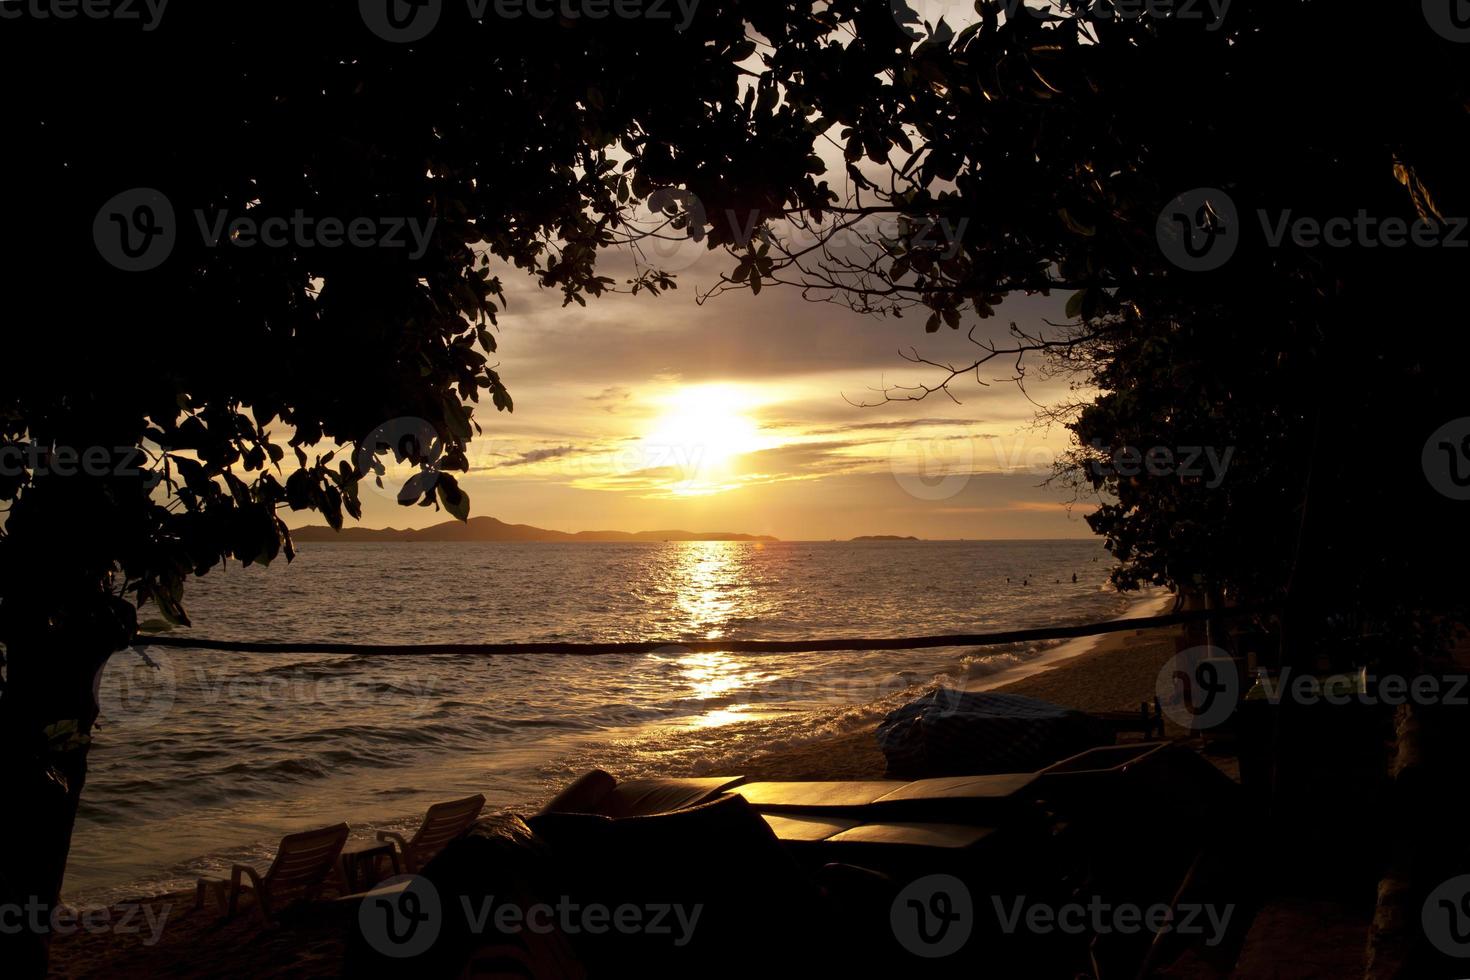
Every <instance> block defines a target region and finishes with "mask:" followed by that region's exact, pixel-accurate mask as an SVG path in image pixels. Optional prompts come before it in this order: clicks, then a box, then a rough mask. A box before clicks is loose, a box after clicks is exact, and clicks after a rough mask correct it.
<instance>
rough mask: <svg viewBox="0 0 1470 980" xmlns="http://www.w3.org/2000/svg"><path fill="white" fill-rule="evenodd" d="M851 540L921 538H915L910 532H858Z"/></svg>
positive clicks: (915, 539) (913, 539) (911, 539)
mask: <svg viewBox="0 0 1470 980" xmlns="http://www.w3.org/2000/svg"><path fill="white" fill-rule="evenodd" d="M852 540H854V541H921V540H923V539H922V538H916V537H914V536H913V535H912V534H910V535H902V534H860V535H858V536H857V537H855V538H853V539H852Z"/></svg>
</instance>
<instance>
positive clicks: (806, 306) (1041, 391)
mask: <svg viewBox="0 0 1470 980" xmlns="http://www.w3.org/2000/svg"><path fill="white" fill-rule="evenodd" d="M661 258H662V259H663V260H665V262H666V264H672V265H674V266H681V265H686V264H687V267H684V268H681V269H680V270H679V283H680V286H679V289H678V290H676V291H673V292H670V293H666V294H663V295H660V296H658V297H647V296H637V297H630V296H626V295H615V296H609V297H603V298H602V299H598V300H593V301H591V302H589V304H588V306H587V308H585V309H583V308H580V307H577V306H572V307H569V308H563V307H561V305H560V300H559V296H558V295H557V294H555V293H551V292H543V291H540V290H538V289H536V288H535V286H534V284H532V283H531V282H530V281H528V280H521V279H518V278H517V277H516V275H515V274H514V273H513V272H509V271H508V272H507V273H506V274H505V275H504V276H503V278H504V279H505V281H506V283H507V288H508V294H509V299H510V303H509V309H508V310H507V311H505V314H504V315H503V316H502V317H501V327H500V330H499V346H500V351H499V366H500V371H501V374H502V376H503V377H504V379H505V381H506V384H507V385H508V386H509V388H510V390H511V393H512V395H513V397H514V398H515V405H516V410H515V413H514V414H510V415H507V414H505V413H497V412H495V411H494V410H493V409H491V408H489V407H488V406H486V407H482V408H480V409H478V410H477V412H476V414H477V417H478V418H479V419H480V422H481V425H482V426H483V427H484V429H485V433H484V435H483V436H482V437H480V438H479V439H477V440H476V441H475V443H474V444H473V445H472V446H471V451H470V458H471V464H472V470H471V472H470V474H468V476H466V477H462V478H461V483H462V485H463V486H464V487H465V489H466V490H468V492H469V493H470V495H471V500H472V502H473V510H472V513H473V514H474V515H488V516H492V517H497V518H499V519H501V520H504V521H507V522H511V523H525V524H534V525H537V526H541V527H549V528H555V529H558V530H567V531H579V530H596V529H616V530H630V531H638V530H655V529H672V528H678V529H684V530H693V531H710V530H723V531H741V532H747V533H760V534H772V535H776V536H777V537H781V538H785V539H815V540H822V539H828V538H847V537H852V536H855V535H859V534H904V535H908V534H912V535H916V536H919V537H929V538H960V537H964V538H1017V537H1019V538H1036V537H1087V536H1089V535H1090V531H1089V530H1088V528H1087V526H1086V524H1085V523H1084V522H1083V521H1082V515H1083V514H1084V513H1086V512H1087V511H1088V510H1090V509H1091V507H1090V506H1089V505H1088V504H1087V503H1086V502H1083V503H1082V504H1081V505H1080V506H1077V507H1073V508H1071V509H1070V512H1069V509H1068V507H1067V504H1068V502H1069V501H1070V499H1071V497H1070V494H1069V493H1068V492H1066V491H1064V490H1062V489H1060V488H1045V487H1042V486H1040V484H1041V483H1042V482H1043V481H1044V480H1045V479H1046V476H1047V475H1048V474H1049V473H1050V464H1051V461H1052V460H1053V459H1054V458H1055V456H1056V454H1057V453H1058V452H1060V451H1062V450H1063V449H1065V448H1066V446H1067V437H1068V434H1067V433H1066V432H1065V431H1064V430H1062V429H1061V428H1059V427H1053V428H1052V429H1051V430H1050V431H1047V430H1044V429H1038V428H1036V426H1035V424H1034V419H1035V415H1036V406H1035V404H1033V403H1032V402H1031V401H1028V400H1027V398H1026V396H1025V395H1023V394H1022V393H1021V392H1020V391H1019V390H1017V389H1016V387H1015V386H1014V385H1012V384H1010V383H1008V382H1005V381H1001V382H1000V383H996V384H993V385H991V386H990V387H983V388H982V387H979V386H977V385H976V384H975V383H974V382H973V381H970V382H967V383H964V384H959V385H957V386H956V392H957V394H958V396H959V397H960V399H961V401H962V404H955V403H954V402H952V401H950V400H949V399H947V398H945V397H944V396H943V395H935V396H930V398H929V399H928V400H926V401H923V402H918V403H904V404H888V405H881V406H879V407H875V408H858V407H854V405H852V404H850V403H849V401H848V400H847V399H851V400H852V401H859V402H862V401H871V400H874V398H875V397H876V396H875V389H878V388H880V387H881V386H883V385H884V384H914V383H917V382H919V381H924V380H927V381H930V382H932V381H933V380H934V372H933V370H932V369H927V368H921V367H919V366H916V365H913V364H909V363H906V362H905V361H903V360H902V359H901V358H900V357H899V356H898V350H899V348H900V347H903V348H908V347H910V346H915V347H917V348H918V350H919V351H920V352H921V353H922V354H924V355H925V356H927V357H935V358H938V359H941V360H951V359H952V360H954V361H956V362H964V361H965V360H967V359H968V360H973V355H972V352H973V351H974V348H973V347H972V345H970V343H969V342H968V341H967V340H966V339H965V337H964V331H963V330H962V331H959V332H955V331H949V330H947V329H944V330H941V332H940V333H939V334H937V335H926V334H925V333H924V331H923V321H924V318H923V317H922V316H919V315H911V316H908V317H904V318H902V319H887V320H880V319H875V318H872V317H867V316H861V315H859V314H856V313H853V312H851V311H849V310H847V309H846V308H845V307H841V306H838V305H834V304H826V303H812V302H808V301H804V300H803V299H802V298H801V296H800V295H799V293H798V292H797V291H796V290H794V289H787V288H776V287H768V288H767V289H765V290H763V291H762V292H761V294H760V295H759V296H753V295H751V294H749V293H748V292H741V293H731V294H726V295H724V296H720V297H716V298H714V299H712V300H710V301H708V302H706V303H705V304H704V305H702V306H701V305H698V304H696V303H695V292H696V290H695V287H696V285H698V286H701V287H702V288H703V289H707V288H708V287H709V286H710V285H713V284H714V282H715V281H716V274H717V271H718V270H719V269H723V268H726V267H727V266H731V265H733V262H732V260H730V259H729V258H728V257H727V256H725V255H724V254H723V253H715V254H713V255H703V254H702V248H701V247H696V248H695V250H694V251H692V252H684V253H675V254H671V255H665V256H662V257H661ZM605 264H606V266H607V271H606V272H605V274H606V275H609V276H613V277H614V278H617V279H618V280H619V281H622V280H623V279H625V278H627V274H628V272H629V270H630V269H631V259H630V258H628V257H624V258H623V260H622V261H621V263H620V262H619V260H618V259H617V258H616V257H613V258H611V259H609V260H605ZM1063 299H1064V298H1058V297H1052V298H1051V299H1049V300H1044V301H1043V300H1040V299H1037V300H1018V301H1013V302H1011V303H1008V304H1007V305H1006V306H1005V307H1003V308H1002V309H1001V310H1000V313H1001V314H1002V315H1001V316H999V317H997V318H995V319H993V320H990V321H987V322H986V329H988V330H990V331H992V332H994V333H995V334H996V335H997V336H1003V335H1004V331H1005V329H1006V326H1007V324H1008V323H1009V322H1010V320H1013V319H1014V320H1017V321H1019V322H1021V323H1023V324H1030V325H1033V326H1034V325H1038V324H1039V323H1040V318H1041V317H1042V316H1048V317H1050V318H1051V319H1054V320H1056V319H1060V318H1061V313H1060V309H1059V307H1060V305H1061V303H1062V302H1063ZM964 327H965V328H966V329H968V327H969V324H968V323H966V324H964ZM1006 368H1007V366H1006V365H996V366H995V367H994V370H991V371H987V372H986V373H985V374H984V375H983V376H984V377H985V378H986V379H987V380H990V379H992V378H994V379H1004V378H1005V377H1007V376H1008V372H1007V369H1006ZM1028 392H1029V394H1030V396H1031V397H1032V398H1034V399H1036V400H1037V401H1041V402H1046V401H1048V400H1056V399H1060V398H1063V397H1065V396H1066V394H1067V392H1066V390H1065V385H1064V384H1063V383H1060V382H1054V383H1052V384H1050V385H1045V384H1041V385H1036V384H1033V385H1031V386H1029V388H1028ZM844 396H846V398H844ZM391 475H393V471H391V470H390V476H391ZM404 475H406V474H404ZM401 482H402V481H401V477H400V478H399V479H389V480H387V481H385V483H386V485H387V486H388V487H389V489H390V491H391V489H392V488H393V487H394V486H396V484H397V483H401ZM363 493H364V497H363V504H364V519H363V523H364V524H365V525H367V526H372V527H382V526H394V527H418V526H424V525H426V524H431V523H436V522H438V521H442V520H445V519H447V515H445V514H443V513H439V512H435V511H434V510H432V509H425V508H417V507H409V508H405V507H400V506H398V505H397V504H396V503H395V502H394V501H393V500H392V499H391V496H390V493H387V492H380V491H377V490H376V488H369V487H368V486H367V485H364V491H363Z"/></svg>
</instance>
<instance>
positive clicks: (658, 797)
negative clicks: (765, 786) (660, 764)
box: [598, 776, 745, 817]
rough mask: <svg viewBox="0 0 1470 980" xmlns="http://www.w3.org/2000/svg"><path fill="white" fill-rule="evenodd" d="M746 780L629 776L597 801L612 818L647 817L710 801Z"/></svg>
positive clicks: (737, 777)
mask: <svg viewBox="0 0 1470 980" xmlns="http://www.w3.org/2000/svg"><path fill="white" fill-rule="evenodd" d="M744 781H745V777H744V776H702V777H699V778H695V779H629V780H625V781H623V782H621V783H618V784H617V786H615V787H613V790H612V792H611V793H609V794H608V795H607V796H605V797H603V799H602V800H601V801H600V802H599V804H598V812H599V813H604V814H606V815H607V816H609V817H646V816H650V815H652V814H655V813H669V812H670V811H673V810H683V809H685V808H687V807H691V806H698V805H699V804H701V803H708V802H709V801H710V800H713V799H714V798H716V797H717V796H719V795H720V794H721V793H723V792H725V791H726V790H728V789H731V788H733V787H734V786H736V785H738V784H739V783H742V782H744Z"/></svg>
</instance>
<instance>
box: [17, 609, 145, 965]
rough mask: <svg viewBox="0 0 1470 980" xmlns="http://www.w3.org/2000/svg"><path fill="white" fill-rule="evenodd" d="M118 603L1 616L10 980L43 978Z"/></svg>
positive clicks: (115, 638) (116, 643)
mask: <svg viewBox="0 0 1470 980" xmlns="http://www.w3.org/2000/svg"><path fill="white" fill-rule="evenodd" d="M13 601H14V600H12V602H13ZM116 601H117V600H114V599H113V598H112V597H111V596H108V595H107V594H106V593H99V594H98V595H96V596H94V597H90V601H87V602H85V603H83V604H82V606H83V608H77V607H73V608H72V609H69V610H68V613H70V614H64V615H62V616H55V617H47V618H45V619H44V620H43V619H41V618H40V617H36V616H25V614H24V612H22V613H21V617H24V619H23V620H22V621H21V622H17V619H20V618H21V617H17V616H15V615H14V614H12V615H10V616H7V617H5V619H6V622H5V626H6V629H5V638H6V641H7V645H6V649H5V667H6V678H5V687H4V691H3V693H0V780H3V782H0V785H3V787H4V795H5V797H6V805H5V806H4V807H0V962H3V963H4V964H5V966H6V971H5V972H6V974H7V975H8V976H15V977H42V976H45V974H46V959H47V951H48V947H49V943H50V936H51V931H52V930H51V918H52V913H53V910H54V909H55V907H56V905H57V902H58V900H59V898H60V894H61V885H62V879H63V876H64V874H65V871H66V859H67V853H68V851H69V850H70V848H71V835H72V828H73V825H74V824H75V822H76V814H77V804H78V803H79V801H80V800H81V794H82V787H83V785H84V784H85V782H86V778H87V743H88V741H89V739H90V736H91V732H92V726H93V723H94V722H95V721H96V719H97V698H96V683H97V679H98V675H99V672H100V671H101V669H102V667H103V666H104V665H105V664H106V662H107V659H108V657H109V656H110V655H111V654H112V652H113V651H114V650H116V649H119V648H120V647H121V646H123V645H125V644H126V642H127V639H128V638H129V637H128V635H127V634H125V633H124V632H123V631H122V624H121V623H119V622H118V618H117V615H116V613H117V610H116V609H115V608H114V604H115V603H116ZM12 608H13V609H14V608H15V607H14V606H12ZM17 925H18V926H19V928H17Z"/></svg>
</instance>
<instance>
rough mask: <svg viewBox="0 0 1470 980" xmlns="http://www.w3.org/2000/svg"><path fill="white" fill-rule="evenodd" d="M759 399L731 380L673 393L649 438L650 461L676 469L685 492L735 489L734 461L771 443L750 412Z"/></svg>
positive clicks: (646, 443)
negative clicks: (732, 479) (731, 478)
mask: <svg viewBox="0 0 1470 980" xmlns="http://www.w3.org/2000/svg"><path fill="white" fill-rule="evenodd" d="M753 401H754V399H753V398H752V396H751V394H750V393H748V392H746V391H743V390H742V389H739V388H736V387H734V386H729V385H700V386H698V387H691V388H684V389H681V390H680V391H678V392H676V393H674V394H673V395H671V396H669V397H668V398H667V399H666V400H665V402H664V406H665V407H664V411H663V413H662V414H661V415H659V416H658V417H657V418H656V419H655V420H654V421H653V424H652V427H651V429H650V431H649V433H648V435H646V436H645V437H644V438H643V445H644V448H645V450H646V451H647V453H648V459H649V462H650V463H652V464H653V465H654V466H656V467H659V468H665V469H669V470H672V471H674V480H675V482H676V484H677V485H676V486H675V487H674V488H673V489H674V492H676V493H679V494H684V495H688V494H705V493H718V492H719V491H721V490H725V489H729V488H730V484H729V483H728V480H727V479H722V478H728V477H729V476H730V475H731V473H732V469H731V465H730V464H731V463H732V461H733V460H735V458H736V457H738V456H741V455H742V454H744V453H749V452H753V451H755V450H757V449H762V448H765V446H766V442H765V441H763V440H762V438H761V435H760V427H759V426H758V425H757V424H756V422H755V421H754V420H753V419H751V418H750V417H749V416H747V415H746V414H744V410H746V409H748V408H749V407H750V405H751V404H752V402H753Z"/></svg>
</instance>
